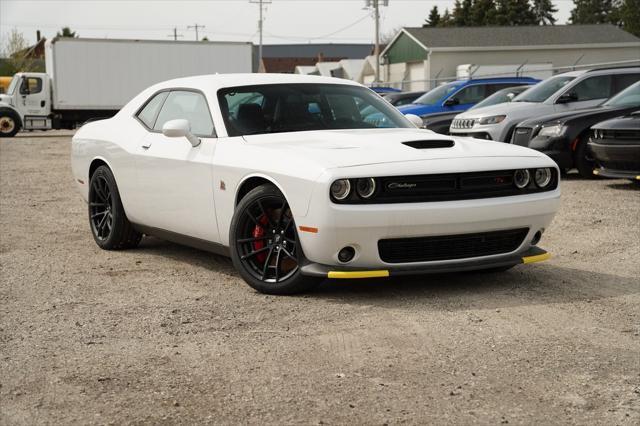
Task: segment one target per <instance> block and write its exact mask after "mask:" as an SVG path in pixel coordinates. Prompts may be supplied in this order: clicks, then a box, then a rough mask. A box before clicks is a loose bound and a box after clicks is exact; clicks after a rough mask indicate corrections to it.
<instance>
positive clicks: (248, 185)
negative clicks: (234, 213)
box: [234, 173, 291, 209]
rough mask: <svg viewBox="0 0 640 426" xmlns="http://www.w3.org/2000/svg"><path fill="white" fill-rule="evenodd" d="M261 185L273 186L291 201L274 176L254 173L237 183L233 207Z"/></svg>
mask: <svg viewBox="0 0 640 426" xmlns="http://www.w3.org/2000/svg"><path fill="white" fill-rule="evenodd" d="M261 185H273V186H275V187H276V188H278V190H279V191H280V192H281V193H282V195H284V198H285V199H286V200H287V201H291V200H289V198H288V197H287V193H286V192H285V191H284V189H283V188H282V186H281V185H280V184H279V183H278V182H277V181H276V180H275V179H274V178H272V177H271V176H267V175H264V174H261V173H254V174H251V175H248V176H245V177H244V178H242V180H241V181H240V182H239V183H238V189H237V190H236V195H235V201H234V209H235V207H236V206H237V205H238V204H239V203H240V201H241V200H242V199H243V198H244V197H245V196H246V195H247V194H248V193H249V192H250V191H251V190H253V189H255V188H257V187H259V186H261Z"/></svg>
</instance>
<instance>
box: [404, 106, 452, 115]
mask: <svg viewBox="0 0 640 426" xmlns="http://www.w3.org/2000/svg"><path fill="white" fill-rule="evenodd" d="M398 110H399V111H400V112H401V113H403V114H415V115H424V114H433V113H434V112H441V111H442V107H440V106H439V105H423V104H408V105H402V106H399V107H398Z"/></svg>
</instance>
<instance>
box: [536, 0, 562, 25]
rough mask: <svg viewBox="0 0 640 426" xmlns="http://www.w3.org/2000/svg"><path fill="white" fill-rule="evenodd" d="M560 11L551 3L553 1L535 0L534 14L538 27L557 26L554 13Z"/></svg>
mask: <svg viewBox="0 0 640 426" xmlns="http://www.w3.org/2000/svg"><path fill="white" fill-rule="evenodd" d="M556 12H558V9H557V8H556V7H555V6H554V5H553V3H551V0H533V14H534V15H535V19H536V23H537V24H538V25H555V23H556V20H557V19H556V18H555V17H554V16H553V15H554V13H556Z"/></svg>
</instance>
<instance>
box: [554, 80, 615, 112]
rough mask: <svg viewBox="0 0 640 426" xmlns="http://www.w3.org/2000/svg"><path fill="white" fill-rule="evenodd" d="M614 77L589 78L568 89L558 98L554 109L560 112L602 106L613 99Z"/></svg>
mask: <svg viewBox="0 0 640 426" xmlns="http://www.w3.org/2000/svg"><path fill="white" fill-rule="evenodd" d="M611 92H612V76H611V75H596V76H593V77H587V78H585V79H583V80H581V81H579V82H577V83H576V84H574V85H572V86H571V87H568V88H567V89H566V90H564V91H563V92H562V93H561V94H560V95H559V96H558V97H557V98H556V101H555V104H554V109H555V110H556V111H558V112H562V111H571V110H574V109H580V108H589V107H593V106H596V105H600V104H601V103H602V102H604V101H605V100H606V99H608V98H610V97H611Z"/></svg>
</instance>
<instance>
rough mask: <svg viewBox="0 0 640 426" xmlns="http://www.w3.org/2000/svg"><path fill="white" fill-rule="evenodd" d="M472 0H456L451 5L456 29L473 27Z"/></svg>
mask: <svg viewBox="0 0 640 426" xmlns="http://www.w3.org/2000/svg"><path fill="white" fill-rule="evenodd" d="M471 6H472V0H462V2H460V0H456V2H455V4H454V5H453V13H452V17H453V24H454V25H455V26H456V27H467V26H471V25H473V22H472V21H471Z"/></svg>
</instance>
